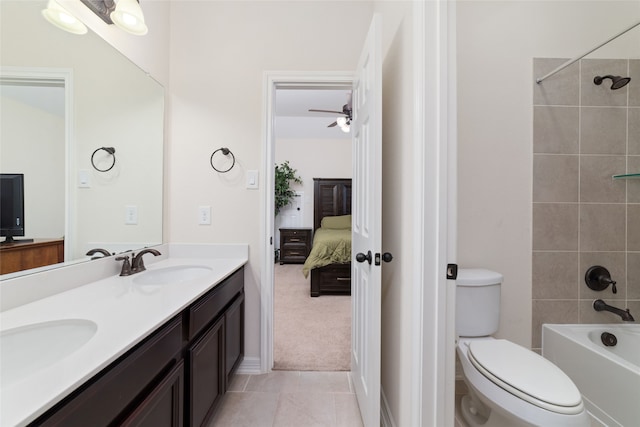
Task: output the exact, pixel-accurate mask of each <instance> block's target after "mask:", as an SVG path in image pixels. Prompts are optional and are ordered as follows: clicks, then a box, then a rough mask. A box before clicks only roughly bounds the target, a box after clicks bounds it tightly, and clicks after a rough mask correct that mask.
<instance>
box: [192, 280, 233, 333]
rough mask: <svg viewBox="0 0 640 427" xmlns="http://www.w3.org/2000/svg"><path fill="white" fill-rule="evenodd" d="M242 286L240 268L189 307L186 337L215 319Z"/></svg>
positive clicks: (197, 331)
mask: <svg viewBox="0 0 640 427" xmlns="http://www.w3.org/2000/svg"><path fill="white" fill-rule="evenodd" d="M243 287H244V270H243V269H240V270H237V271H236V272H235V273H233V274H232V275H231V276H229V277H227V278H226V279H225V280H224V281H223V282H222V283H220V284H219V285H218V286H216V287H215V288H214V289H213V290H212V291H210V292H209V293H208V294H206V295H205V296H203V297H202V298H201V299H200V300H199V301H197V302H196V303H195V304H194V305H193V306H192V307H191V308H189V313H188V319H189V326H188V331H189V332H188V339H189V340H191V339H193V338H194V337H195V336H196V335H198V333H199V332H200V331H202V330H203V328H204V327H205V326H207V325H208V324H209V323H211V321H212V320H213V319H216V318H217V317H218V316H219V315H220V314H221V312H222V310H223V309H224V308H225V306H226V305H227V304H228V303H229V302H231V301H232V300H233V297H234V295H236V294H237V293H239V292H241V291H242V289H243Z"/></svg>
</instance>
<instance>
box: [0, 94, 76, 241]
mask: <svg viewBox="0 0 640 427" xmlns="http://www.w3.org/2000/svg"><path fill="white" fill-rule="evenodd" d="M59 92H60V93H59V96H60V98H61V102H63V103H64V90H63V89H62V88H60V89H59ZM0 101H1V104H0V111H1V112H2V114H0V153H1V154H2V155H1V156H0V171H2V173H22V174H24V180H25V182H24V187H25V188H24V193H25V201H24V208H25V218H24V221H25V236H27V237H29V238H38V239H43V238H56V239H59V238H62V237H64V225H65V191H64V188H65V173H64V171H65V142H64V117H62V116H59V115H57V114H53V113H51V112H48V111H45V110H43V109H39V108H37V107H34V106H31V105H27V104H25V103H23V102H20V101H18V100H15V99H12V98H10V97H5V96H2V98H0Z"/></svg>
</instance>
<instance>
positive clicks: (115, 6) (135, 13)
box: [81, 0, 149, 36]
mask: <svg viewBox="0 0 640 427" xmlns="http://www.w3.org/2000/svg"><path fill="white" fill-rule="evenodd" d="M81 1H82V3H84V4H85V5H86V6H87V7H88V8H89V9H91V11H92V12H93V13H95V14H96V15H98V16H99V17H100V19H102V20H103V21H104V22H106V23H107V24H109V25H111V24H115V25H116V26H117V27H119V28H120V29H122V30H124V31H126V32H128V33H130V34H134V35H137V36H143V35H145V34H147V32H148V31H149V29H148V28H147V25H146V24H145V22H144V14H143V13H142V9H141V8H140V4H139V3H138V1H136V0H118V1H117V2H115V1H114V0H81Z"/></svg>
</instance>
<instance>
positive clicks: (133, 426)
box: [122, 362, 184, 427]
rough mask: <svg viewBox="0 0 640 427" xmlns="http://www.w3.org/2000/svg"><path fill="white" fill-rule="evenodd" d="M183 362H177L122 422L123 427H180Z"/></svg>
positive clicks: (182, 415)
mask: <svg viewBox="0 0 640 427" xmlns="http://www.w3.org/2000/svg"><path fill="white" fill-rule="evenodd" d="M183 379H184V364H183V363H182V362H180V363H178V364H177V365H176V366H175V367H174V368H173V369H171V371H170V372H169V373H168V374H167V375H166V376H165V377H164V379H163V380H162V381H161V382H160V383H159V384H158V385H157V386H156V387H155V388H154V389H153V390H152V391H151V393H149V395H148V396H147V397H146V398H145V399H144V400H143V401H142V402H141V403H140V405H138V407H137V408H136V410H135V411H134V412H133V413H132V414H131V415H130V416H129V417H128V418H127V419H126V420H125V421H124V422H123V423H122V426H123V427H181V426H182V425H183V422H182V421H183V417H184V414H183V411H182V401H183V399H184V394H183Z"/></svg>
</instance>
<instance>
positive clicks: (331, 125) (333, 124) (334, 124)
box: [327, 122, 338, 128]
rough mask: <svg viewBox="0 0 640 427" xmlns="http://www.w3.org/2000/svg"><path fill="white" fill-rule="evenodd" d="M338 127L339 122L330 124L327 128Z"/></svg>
mask: <svg viewBox="0 0 640 427" xmlns="http://www.w3.org/2000/svg"><path fill="white" fill-rule="evenodd" d="M337 125H338V122H333V123H331V124H330V125H329V126H327V127H328V128H332V127H334V126H337Z"/></svg>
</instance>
